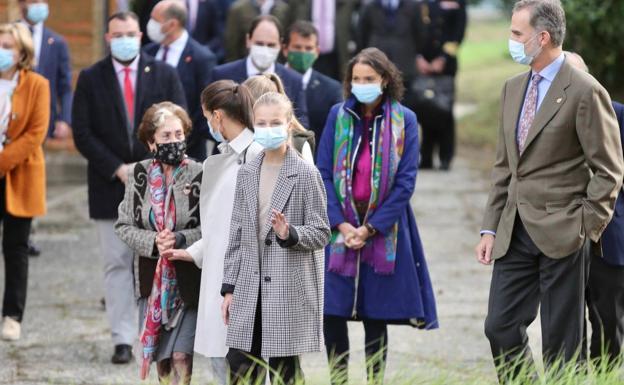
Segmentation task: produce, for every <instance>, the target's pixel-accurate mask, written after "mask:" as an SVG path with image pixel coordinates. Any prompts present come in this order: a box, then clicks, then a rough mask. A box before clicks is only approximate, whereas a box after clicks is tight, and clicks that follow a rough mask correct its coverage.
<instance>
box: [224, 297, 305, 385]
mask: <svg viewBox="0 0 624 385" xmlns="http://www.w3.org/2000/svg"><path fill="white" fill-rule="evenodd" d="M260 303H261V301H260V297H258V305H257V307H256V316H255V318H254V332H253V339H252V342H251V351H250V352H245V351H243V350H239V349H232V348H230V349H229V350H228V353H227V355H226V357H225V359H226V360H227V363H228V366H229V373H228V377H229V382H228V383H229V384H230V385H264V382H265V379H266V362H265V361H264V359H263V358H262V354H261V352H262V306H261V305H260ZM269 369H270V370H269V377H270V378H271V384H273V385H291V384H294V383H295V382H297V384H298V385H299V384H303V371H302V370H301V363H300V360H299V357H298V356H290V357H270V358H269Z"/></svg>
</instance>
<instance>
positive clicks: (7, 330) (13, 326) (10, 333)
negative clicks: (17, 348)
mask: <svg viewBox="0 0 624 385" xmlns="http://www.w3.org/2000/svg"><path fill="white" fill-rule="evenodd" d="M21 334H22V327H21V325H20V323H19V322H17V321H16V320H14V319H13V318H11V317H4V322H3V323H2V339H3V340H5V341H17V340H19V339H20V335H21Z"/></svg>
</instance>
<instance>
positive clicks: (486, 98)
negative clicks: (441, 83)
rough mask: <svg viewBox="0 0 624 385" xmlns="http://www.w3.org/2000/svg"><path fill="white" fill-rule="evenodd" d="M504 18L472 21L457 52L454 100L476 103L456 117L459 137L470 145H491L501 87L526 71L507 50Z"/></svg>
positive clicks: (494, 138) (493, 138) (495, 133)
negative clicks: (472, 110)
mask: <svg viewBox="0 0 624 385" xmlns="http://www.w3.org/2000/svg"><path fill="white" fill-rule="evenodd" d="M508 37H509V24H508V21H507V20H502V19H501V20H487V21H481V20H477V21H472V22H471V23H470V24H469V26H468V30H467V31H466V39H465V40H464V43H463V44H462V46H461V50H460V52H459V73H458V76H457V100H458V101H459V102H461V103H469V104H474V105H476V108H477V109H476V111H475V112H474V113H472V114H469V115H467V116H465V117H463V118H461V119H460V120H459V121H458V129H457V130H458V140H459V142H460V143H461V144H464V145H469V146H473V147H488V148H493V147H494V146H495V145H496V138H497V135H498V113H499V104H500V101H499V99H500V91H501V89H502V86H503V84H504V82H505V80H506V79H508V78H510V77H511V76H513V75H515V74H517V73H520V72H522V71H526V70H527V68H526V67H523V66H520V65H518V64H515V63H514V62H513V61H512V60H511V58H510V57H509V53H508V51H507V39H508Z"/></svg>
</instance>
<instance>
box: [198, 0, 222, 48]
mask: <svg viewBox="0 0 624 385" xmlns="http://www.w3.org/2000/svg"><path fill="white" fill-rule="evenodd" d="M219 18H220V12H219V7H218V6H217V3H216V2H215V1H214V0H199V2H198V7H197V19H196V21H195V28H194V29H193V30H192V31H190V34H191V36H192V37H193V39H195V40H196V41H198V42H199V43H200V44H202V45H204V46H206V47H208V48H210V50H211V51H212V52H214V54H215V55H216V56H217V58H218V59H219V60H222V59H223V57H224V56H225V48H224V47H223V39H222V36H221V31H220V29H219V26H220V25H221V21H220V20H219Z"/></svg>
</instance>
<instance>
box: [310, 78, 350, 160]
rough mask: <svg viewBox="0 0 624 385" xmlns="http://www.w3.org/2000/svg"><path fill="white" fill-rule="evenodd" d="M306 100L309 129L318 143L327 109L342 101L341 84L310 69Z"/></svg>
mask: <svg viewBox="0 0 624 385" xmlns="http://www.w3.org/2000/svg"><path fill="white" fill-rule="evenodd" d="M306 100H307V102H308V120H309V121H310V130H312V131H314V134H315V136H316V143H318V142H319V141H320V140H321V134H322V133H323V128H324V127H325V121H326V120H327V115H329V110H331V108H332V106H333V105H334V104H337V103H340V102H342V86H341V84H340V83H338V82H337V81H336V80H334V79H332V78H330V77H329V76H325V75H323V74H322V73H320V72H318V71H316V70H312V75H311V76H310V81H309V83H308V87H307V88H306ZM317 148H318V146H317Z"/></svg>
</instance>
